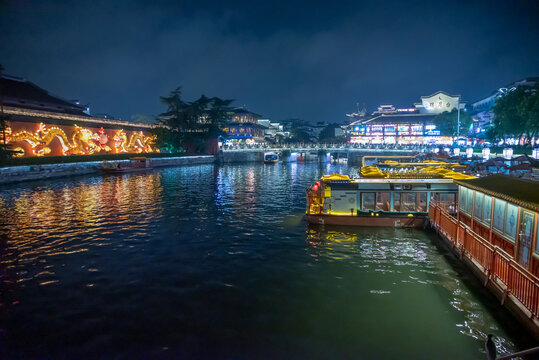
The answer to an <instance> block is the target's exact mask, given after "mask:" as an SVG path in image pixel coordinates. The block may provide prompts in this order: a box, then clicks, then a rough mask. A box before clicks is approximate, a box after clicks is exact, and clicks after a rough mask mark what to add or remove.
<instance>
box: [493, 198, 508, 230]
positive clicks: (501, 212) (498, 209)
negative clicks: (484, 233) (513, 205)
mask: <svg viewBox="0 0 539 360" xmlns="http://www.w3.org/2000/svg"><path fill="white" fill-rule="evenodd" d="M504 219H505V201H503V200H500V199H494V219H493V221H492V226H493V227H494V228H495V229H497V230H499V231H503V223H504Z"/></svg>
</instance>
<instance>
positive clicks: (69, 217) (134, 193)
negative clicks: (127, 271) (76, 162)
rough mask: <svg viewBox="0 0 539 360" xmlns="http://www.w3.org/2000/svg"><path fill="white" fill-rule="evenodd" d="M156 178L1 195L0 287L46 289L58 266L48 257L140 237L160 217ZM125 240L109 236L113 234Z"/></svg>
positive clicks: (100, 180)
mask: <svg viewBox="0 0 539 360" xmlns="http://www.w3.org/2000/svg"><path fill="white" fill-rule="evenodd" d="M160 181H161V176H160V174H158V173H155V174H152V175H151V176H130V177H119V176H112V177H105V178H98V179H96V180H95V181H93V182H91V183H82V184H79V185H77V186H70V187H59V188H48V189H47V188H39V187H38V188H35V189H33V190H30V191H24V192H23V193H22V194H20V195H19V196H17V197H11V196H9V195H10V194H9V192H8V193H2V197H0V201H1V202H2V205H3V206H2V207H1V208H0V229H2V230H1V233H0V236H1V237H2V239H3V241H4V243H5V246H2V254H1V258H0V264H1V265H2V268H3V269H4V270H5V271H3V273H2V281H3V282H4V283H8V284H12V283H24V282H27V281H37V282H38V283H39V285H51V284H54V283H56V282H57V281H58V280H57V279H56V277H55V272H56V269H55V267H57V266H58V264H55V263H53V262H51V260H50V259H51V257H57V256H60V255H64V256H65V255H72V254H76V253H81V252H85V251H88V248H89V247H91V246H106V245H111V243H113V242H115V243H116V245H118V242H121V241H125V240H128V238H137V239H143V238H144V237H145V236H146V235H148V234H147V230H148V226H147V225H148V224H150V223H151V222H154V221H159V218H160V217H161V216H162V209H161V207H160V205H161V204H160V201H159V198H160V197H161V191H162V188H161V186H160ZM119 231H121V232H130V236H129V237H127V238H113V237H111V235H113V234H114V233H117V232H119Z"/></svg>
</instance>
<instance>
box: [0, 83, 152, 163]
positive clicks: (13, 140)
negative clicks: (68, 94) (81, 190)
mask: <svg viewBox="0 0 539 360" xmlns="http://www.w3.org/2000/svg"><path fill="white" fill-rule="evenodd" d="M0 97H1V101H2V105H3V112H4V115H6V116H7V117H8V120H7V129H6V132H5V139H6V143H7V144H8V145H10V147H11V149H12V150H16V151H17V152H18V154H17V156H45V155H50V156H54V155H56V156H58V155H89V154H97V153H100V154H105V153H129V152H130V153H143V152H154V151H156V149H155V148H154V142H155V136H153V135H152V134H151V133H150V132H149V130H150V129H151V127H152V125H149V124H139V123H132V122H129V121H122V120H114V119H105V118H100V117H92V116H90V115H89V109H88V108H87V107H85V106H81V105H79V104H77V103H76V102H73V101H68V100H65V99H62V98H60V97H57V96H53V95H51V94H49V93H48V92H47V91H46V90H44V89H42V88H40V87H38V86H37V85H35V84H33V83H31V82H29V81H27V80H24V79H22V78H18V77H13V76H8V75H2V77H1V78H0ZM0 135H1V136H0V142H1V143H3V141H4V134H0Z"/></svg>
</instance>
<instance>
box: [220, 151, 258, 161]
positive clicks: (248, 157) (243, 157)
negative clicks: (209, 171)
mask: <svg viewBox="0 0 539 360" xmlns="http://www.w3.org/2000/svg"><path fill="white" fill-rule="evenodd" d="M218 156H219V160H220V161H221V162H223V163H238V162H263V161H264V152H263V151H223V152H222V153H220V154H219V155H218Z"/></svg>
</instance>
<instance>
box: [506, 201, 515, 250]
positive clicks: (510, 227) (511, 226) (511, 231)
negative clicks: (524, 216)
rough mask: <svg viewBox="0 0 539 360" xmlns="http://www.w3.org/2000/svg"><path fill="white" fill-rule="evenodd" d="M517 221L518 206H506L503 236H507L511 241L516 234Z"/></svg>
mask: <svg viewBox="0 0 539 360" xmlns="http://www.w3.org/2000/svg"><path fill="white" fill-rule="evenodd" d="M517 219H518V206H515V205H513V204H509V203H508V204H507V210H506V212H505V229H504V233H505V235H507V236H509V237H510V238H511V239H512V240H513V241H514V240H515V236H516V234H517Z"/></svg>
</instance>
